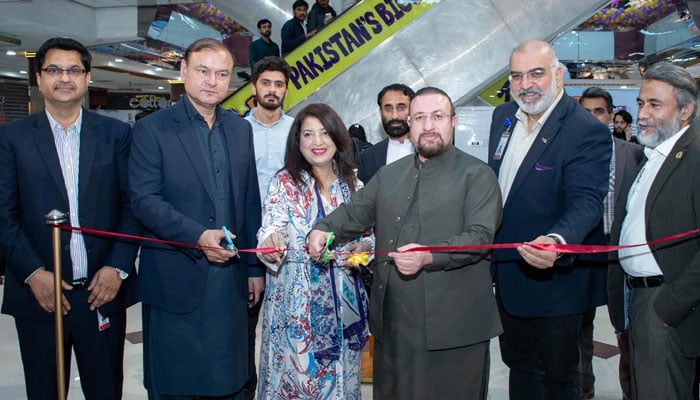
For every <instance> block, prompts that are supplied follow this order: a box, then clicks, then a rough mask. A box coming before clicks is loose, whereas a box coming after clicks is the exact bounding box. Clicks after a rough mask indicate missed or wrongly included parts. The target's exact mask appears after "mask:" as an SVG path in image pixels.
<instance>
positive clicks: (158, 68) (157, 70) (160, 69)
mask: <svg viewBox="0 0 700 400" xmlns="http://www.w3.org/2000/svg"><path fill="white" fill-rule="evenodd" d="M162 70H163V68H161V67H157V68H156V69H154V71H156V72H160V71H162Z"/></svg>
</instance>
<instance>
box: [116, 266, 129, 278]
mask: <svg viewBox="0 0 700 400" xmlns="http://www.w3.org/2000/svg"><path fill="white" fill-rule="evenodd" d="M114 270H115V271H117V274H119V279H121V280H124V279H126V278H128V277H129V274H127V273H126V272H124V271H122V270H120V269H119V268H114Z"/></svg>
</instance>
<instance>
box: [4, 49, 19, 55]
mask: <svg viewBox="0 0 700 400" xmlns="http://www.w3.org/2000/svg"><path fill="white" fill-rule="evenodd" d="M5 54H7V55H8V56H16V55H17V52H16V51H14V50H7V51H6V52H5Z"/></svg>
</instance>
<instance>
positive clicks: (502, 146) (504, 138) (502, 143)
mask: <svg viewBox="0 0 700 400" xmlns="http://www.w3.org/2000/svg"><path fill="white" fill-rule="evenodd" d="M503 126H504V127H505V128H506V130H505V131H503V133H502V134H501V140H499V141H498V146H496V152H495V153H494V154H493V159H494V160H500V159H501V158H502V157H503V152H504V151H505V150H506V145H508V139H510V127H511V122H510V119H508V118H506V120H505V121H503Z"/></svg>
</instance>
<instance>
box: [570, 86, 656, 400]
mask: <svg viewBox="0 0 700 400" xmlns="http://www.w3.org/2000/svg"><path fill="white" fill-rule="evenodd" d="M578 101H579V104H581V106H582V107H583V108H585V109H586V110H587V111H588V112H590V113H591V114H592V115H593V116H594V117H596V119H597V120H598V121H600V122H601V123H602V124H603V125H605V126H607V127H610V124H611V123H612V119H613V99H612V96H611V95H610V92H608V91H607V90H605V89H603V88H600V87H597V86H592V87H589V88H587V89H586V90H584V91H583V93H582V94H581V97H579V99H578ZM643 157H644V156H643V153H642V148H641V147H640V146H637V145H636V144H633V143H629V142H627V141H625V140H622V139H618V138H617V137H614V136H613V157H612V158H611V159H610V182H609V185H608V194H607V195H606V196H605V200H603V210H604V214H603V229H604V231H605V237H606V240H607V241H608V242H609V239H610V227H611V226H612V222H613V218H614V215H615V214H614V211H615V198H616V197H619V195H617V194H618V193H619V191H620V186H621V183H622V182H623V180H624V181H627V180H630V179H634V176H635V174H636V172H637V166H638V165H639V164H640V163H641V162H642V159H643ZM594 319H595V309H592V310H589V311H586V312H585V313H584V314H583V317H582V320H581V332H580V337H579V339H580V343H579V347H580V349H581V360H580V362H579V377H580V380H581V396H580V399H581V400H584V399H592V398H593V397H594V396H595V388H594V383H595V375H594V374H593V320H594ZM614 324H615V321H613V325H614ZM628 333H629V332H628V331H627V329H626V328H625V326H624V325H622V326H615V334H616V336H617V344H618V348H619V349H620V363H619V378H620V387H621V388H622V397H623V399H624V400H628V399H630V398H631V393H632V392H631V386H630V365H629V341H628V339H627V338H628Z"/></svg>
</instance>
